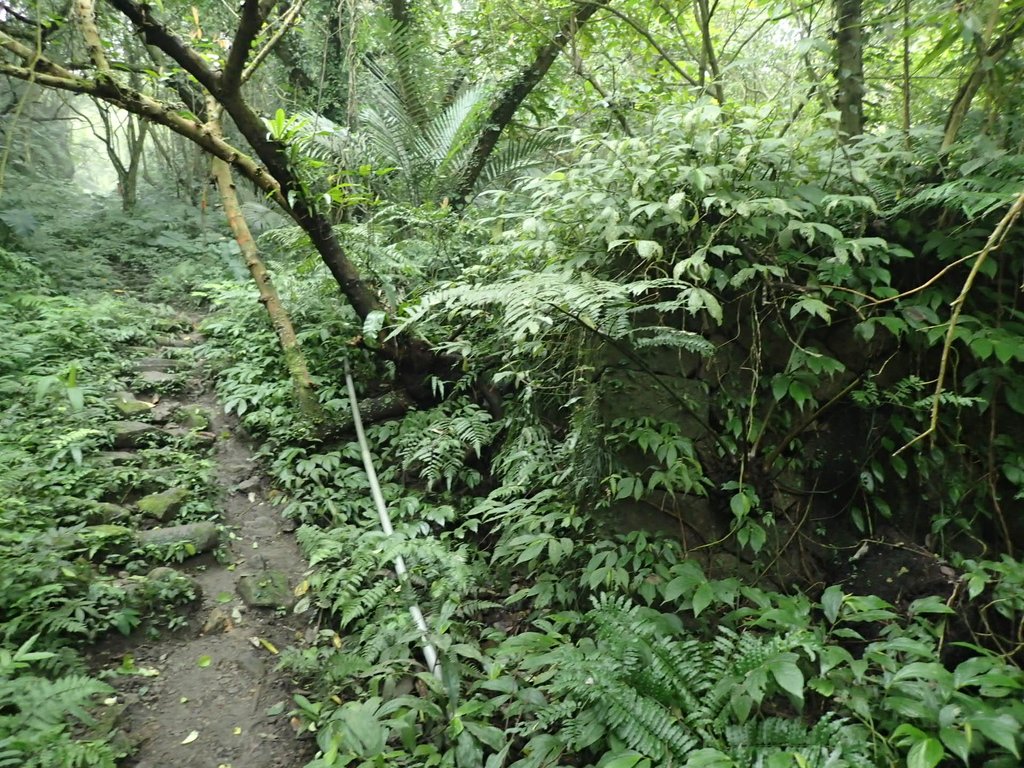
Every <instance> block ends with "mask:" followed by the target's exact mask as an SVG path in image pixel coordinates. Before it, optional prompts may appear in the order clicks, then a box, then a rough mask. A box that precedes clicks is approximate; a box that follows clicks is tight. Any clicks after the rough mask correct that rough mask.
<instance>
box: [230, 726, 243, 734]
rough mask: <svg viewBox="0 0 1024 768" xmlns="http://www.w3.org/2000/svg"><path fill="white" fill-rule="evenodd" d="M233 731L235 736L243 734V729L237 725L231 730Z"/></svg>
mask: <svg viewBox="0 0 1024 768" xmlns="http://www.w3.org/2000/svg"><path fill="white" fill-rule="evenodd" d="M231 732H232V733H233V734H235V736H241V735H242V729H241V728H238V727H236V728H235V729H234V730H233V731H231Z"/></svg>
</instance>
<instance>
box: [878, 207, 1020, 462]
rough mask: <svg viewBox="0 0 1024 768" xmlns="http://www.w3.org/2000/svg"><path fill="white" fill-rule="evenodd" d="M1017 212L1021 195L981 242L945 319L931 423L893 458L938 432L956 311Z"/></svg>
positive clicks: (1011, 225) (1001, 242)
mask: <svg viewBox="0 0 1024 768" xmlns="http://www.w3.org/2000/svg"><path fill="white" fill-rule="evenodd" d="M1021 211H1024V192H1021V193H1020V194H1019V195H1017V199H1016V200H1015V201H1014V203H1013V205H1012V206H1010V210H1009V211H1007V212H1006V215H1005V216H1003V218H1002V219H1001V220H1000V221H999V223H998V224H996V228H995V229H993V230H992V234H990V235H989V236H988V240H986V241H985V247H984V248H982V249H981V251H980V252H979V253H978V259H977V261H975V262H974V266H973V267H971V271H970V273H969V274H968V275H967V279H966V280H964V286H963V288H962V289H961V290H960V295H959V296H957V297H956V299H954V300H953V305H952V306H953V314H952V315H951V316H950V318H949V328H948V329H947V330H946V340H945V342H944V343H943V345H942V359H941V360H940V361H939V375H938V378H937V379H936V382H935V394H934V395H932V415H931V420H930V421H929V423H928V429H926V430H925V431H924V432H922V433H921V434H919V435H918V436H917V437H915V438H914V439H913V440H911V441H910V442H909V443H907V444H906V445H904V446H903V447H902V448H900V449H899V450H898V451H896V452H895V453H894V454H893V456H899V455H900V454H901V453H903V452H904V451H905V450H907V449H908V448H909V447H910V446H912V445H914V444H915V443H918V442H920V441H921V440H924V439H925V438H926V437H932V436H934V435H935V433H936V432H937V431H938V428H939V405H940V403H941V401H942V389H943V386H944V384H945V382H946V369H947V368H948V367H949V352H950V349H952V347H953V337H954V335H955V333H956V325H957V321H958V320H959V319H960V312H961V311H962V310H963V308H964V302H966V301H967V294H968V293H970V292H971V288H972V287H973V286H974V281H975V279H976V278H977V277H978V272H980V271H981V267H982V265H984V263H985V261H986V259H988V256H989V254H990V253H992V252H993V251H994V250H996V249H997V248H999V247H1000V246H1001V245H1002V244H1003V241H1004V240H1006V236H1007V235H1008V234H1009V232H1010V230H1011V229H1012V228H1013V225H1014V224H1015V223H1016V222H1017V219H1018V218H1019V217H1020V214H1021ZM972 255H973V254H972ZM932 441H933V442H934V437H932Z"/></svg>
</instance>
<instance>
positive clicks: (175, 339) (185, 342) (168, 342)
mask: <svg viewBox="0 0 1024 768" xmlns="http://www.w3.org/2000/svg"><path fill="white" fill-rule="evenodd" d="M156 343H157V344H159V345H160V346H161V347H170V348H171V349H188V348H189V347H194V346H195V345H196V344H198V343H199V339H198V338H197V337H195V336H192V335H187V336H157V337H156Z"/></svg>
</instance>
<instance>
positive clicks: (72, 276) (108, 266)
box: [0, 209, 213, 768]
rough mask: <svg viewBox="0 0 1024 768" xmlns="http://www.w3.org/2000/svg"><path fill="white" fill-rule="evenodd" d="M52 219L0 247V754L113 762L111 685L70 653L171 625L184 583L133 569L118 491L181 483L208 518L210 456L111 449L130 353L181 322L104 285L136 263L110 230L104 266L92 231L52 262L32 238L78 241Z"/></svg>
mask: <svg viewBox="0 0 1024 768" xmlns="http://www.w3.org/2000/svg"><path fill="white" fill-rule="evenodd" d="M9 211H10V209H8V212H9ZM115 218H116V217H115ZM66 223H67V222H66ZM73 223H74V225H75V226H78V227H80V228H81V227H84V220H79V219H77V218H73ZM67 224H68V227H69V229H65V230H55V231H51V232H50V233H49V235H48V238H49V239H47V238H43V240H44V241H45V242H42V241H37V242H35V243H34V247H33V248H30V249H25V250H18V249H14V248H0V319H2V321H3V324H4V328H5V333H4V335H3V338H2V339H0V466H3V468H4V470H3V472H2V473H0V618H2V626H0V765H3V766H19V767H20V766H30V767H35V768H54V767H56V766H62V767H67V768H73V767H75V766H102V767H108V768H113V766H114V765H115V763H116V762H117V761H118V760H119V759H120V758H121V757H123V756H124V752H125V750H124V747H123V745H120V744H119V743H118V742H117V741H114V740H111V738H110V731H111V726H110V724H109V722H106V721H105V720H104V719H103V718H102V712H100V711H97V706H98V705H99V701H100V699H103V698H106V697H109V696H110V695H111V693H112V689H111V688H110V687H109V686H107V685H106V684H104V683H101V682H99V681H97V680H94V679H92V678H91V677H89V676H87V675H86V674H85V667H84V662H83V660H82V656H81V653H82V652H83V651H86V650H87V649H88V647H89V646H90V645H91V644H92V643H93V642H94V641H96V640H98V639H100V638H102V637H103V636H104V635H105V634H107V633H109V632H120V633H123V634H128V633H130V632H132V631H134V630H136V629H138V628H139V627H140V626H142V625H143V622H147V623H148V626H149V627H150V628H151V629H155V628H156V627H158V626H159V625H161V624H163V623H168V624H172V625H173V624H174V623H176V622H179V621H180V617H179V616H178V615H177V612H176V611H175V608H176V606H178V605H180V604H181V603H184V602H188V601H189V600H192V599H194V597H195V595H194V594H193V592H192V588H191V585H190V584H189V583H188V582H187V581H185V582H184V583H181V584H177V585H165V586H164V587H162V588H159V589H156V588H153V585H152V584H150V582H149V581H148V580H147V579H146V577H145V574H146V572H147V571H148V570H150V569H151V568H152V566H153V565H154V564H155V563H156V562H158V560H154V558H153V553H151V552H147V551H145V550H144V549H143V548H142V547H140V545H139V544H138V543H137V542H136V540H135V538H134V528H135V527H137V525H138V523H139V522H141V521H139V520H134V518H135V517H136V516H137V515H138V514H139V513H138V512H137V511H135V510H134V502H135V501H136V500H137V499H138V498H139V497H141V496H143V495H144V494H147V493H153V492H156V491H162V490H164V489H166V488H169V487H173V486H177V485H184V486H186V487H189V488H191V489H192V492H191V497H190V499H189V501H188V502H187V503H186V505H185V507H184V508H183V510H182V512H181V513H180V514H182V515H185V516H186V518H189V517H191V518H192V519H196V518H199V519H201V518H203V517H208V516H210V515H211V513H212V511H213V508H212V505H211V501H212V495H211V492H210V489H209V482H210V465H209V463H208V462H207V461H206V460H205V459H204V458H203V457H202V456H201V455H199V454H197V453H196V452H195V450H194V448H193V447H191V445H190V443H189V439H188V436H183V437H179V438H170V437H162V438H160V439H159V441H158V442H152V443H150V444H149V445H148V447H146V446H144V447H142V448H141V449H140V450H137V451H135V452H133V453H131V454H124V453H123V452H122V453H119V452H118V451H112V450H111V449H112V447H113V446H112V443H113V439H114V434H115V423H116V422H118V421H121V420H124V419H126V418H133V419H136V420H137V419H140V418H141V419H146V418H147V416H146V415H144V414H143V415H140V416H131V417H128V416H124V415H122V414H121V413H120V412H119V410H118V401H119V400H120V399H121V393H123V392H124V391H126V390H127V389H129V387H130V385H131V384H132V383H133V381H134V379H135V371H134V368H133V367H132V365H131V363H130V361H131V360H132V359H133V358H138V357H141V356H143V355H145V354H147V353H149V352H148V351H149V350H152V349H153V348H154V347H155V345H156V343H157V341H158V339H159V338H161V337H163V336H168V335H172V334H174V333H175V332H177V331H179V330H181V329H182V328H183V327H185V325H187V321H183V319H182V318H181V316H180V315H178V314H177V313H176V312H175V311H174V310H172V309H171V308H170V307H168V306H166V305H162V304H146V303H142V302H140V301H139V300H137V299H135V298H132V297H130V296H129V295H128V294H127V293H126V292H125V291H124V290H123V289H119V290H111V289H112V288H113V287H114V286H116V285H120V284H121V283H120V282H114V283H110V282H109V281H111V280H113V279H114V277H113V276H114V274H115V270H116V269H123V268H125V267H124V265H125V263H126V262H127V260H128V258H129V254H134V255H133V256H132V258H135V259H136V260H137V263H136V267H138V266H139V265H142V264H144V263H145V262H144V257H143V254H142V253H139V252H137V251H133V250H126V246H125V244H124V242H123V241H120V240H118V239H117V237H116V235H115V237H114V239H112V240H111V241H110V248H111V250H112V251H113V249H114V248H115V245H116V249H117V253H118V254H119V258H120V262H121V263H120V264H119V265H115V264H114V263H113V261H112V260H111V259H108V258H107V257H106V254H104V253H103V247H102V245H101V244H100V243H99V242H97V241H95V240H92V241H90V250H91V254H92V255H91V257H90V258H81V259H69V260H66V261H67V266H68V267H69V269H58V268H57V266H58V262H57V261H55V260H54V258H53V256H54V254H53V253H52V252H51V253H44V251H43V250H42V249H43V247H44V246H45V247H57V246H56V242H57V239H60V247H61V249H64V248H78V249H80V248H81V244H78V245H76V244H75V242H74V241H73V238H71V235H70V234H69V232H70V231H71V229H70V228H72V224H71V223H67ZM150 224H151V225H152V222H150ZM121 234H123V233H121ZM145 237H147V236H145V235H143V238H145ZM190 247H192V246H190ZM139 248H141V246H139ZM62 252H63V250H62ZM79 255H80V256H82V255H83V254H81V253H79ZM154 255H155V254H154V252H152V251H150V252H149V256H151V257H152V256H154ZM75 265H77V266H75ZM78 268H81V269H82V270H83V271H82V272H76V271H75V270H76V269H78ZM55 273H59V276H58V277H56V278H55V277H54V275H55ZM67 280H73V281H75V282H76V283H77V285H76V290H75V291H74V292H73V293H68V292H67V291H66V290H65V289H66V285H67V283H66V282H65V281H67ZM99 287H105V288H106V289H107V290H105V291H102V292H100V291H99V290H98V288H99ZM183 323H184V324H185V325H183Z"/></svg>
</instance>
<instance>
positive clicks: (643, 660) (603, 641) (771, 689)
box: [509, 598, 874, 768]
mask: <svg viewBox="0 0 1024 768" xmlns="http://www.w3.org/2000/svg"><path fill="white" fill-rule="evenodd" d="M579 626H580V627H581V628H584V629H585V628H589V629H590V631H591V632H593V634H592V635H588V636H583V637H580V638H578V639H576V640H570V639H569V638H566V640H565V642H563V643H562V644H559V645H557V646H555V647H553V648H551V649H549V650H548V651H547V652H546V653H545V654H544V655H543V656H542V657H540V659H539V661H540V663H538V660H532V661H529V667H530V669H531V674H532V675H533V676H535V677H536V678H539V679H541V680H544V682H543V683H542V684H541V688H542V690H544V692H545V695H546V696H547V698H548V700H549V701H551V702H552V704H551V705H549V706H548V707H545V708H543V709H541V710H539V711H538V712H537V714H536V720H535V722H534V723H533V725H532V726H529V727H528V728H527V729H526V731H527V733H529V734H536V733H538V732H541V733H553V732H557V733H558V734H559V737H560V739H561V740H562V744H563V749H564V750H565V751H567V752H570V753H585V752H588V751H590V750H593V749H598V750H600V746H599V744H600V742H598V743H595V737H596V736H597V735H598V734H602V735H601V736H600V738H601V739H613V740H618V742H619V743H621V744H622V745H623V746H624V747H625V748H627V749H630V750H634V751H635V752H638V753H640V754H642V755H645V756H647V757H649V758H650V759H652V760H653V761H655V763H656V764H660V765H680V766H685V765H691V764H692V765H705V764H707V763H704V762H702V761H703V760H704V759H706V758H707V757H708V756H709V755H712V754H714V755H718V756H719V757H720V760H721V764H723V765H736V766H748V765H759V766H760V765H773V764H775V763H774V762H772V761H773V756H775V755H787V756H789V757H790V759H793V760H797V761H798V762H799V764H801V765H808V766H815V767H816V768H825V767H826V766H829V767H830V768H839V767H840V766H842V767H844V768H845V767H847V766H848V767H849V768H869V767H870V766H873V765H874V762H873V761H872V759H871V756H870V755H869V754H868V752H867V749H866V744H865V739H864V734H863V733H862V732H861V731H860V729H859V728H858V727H856V726H853V725H851V724H849V723H847V722H845V721H842V720H839V719H836V718H834V717H831V716H825V717H823V718H821V719H820V720H818V721H816V722H811V723H808V722H807V721H806V720H805V719H804V718H803V717H801V716H800V715H799V714H798V713H797V712H795V711H794V712H792V713H791V714H790V715H789V716H782V715H781V714H775V715H769V714H768V712H770V711H775V712H780V711H784V710H786V709H788V708H789V706H790V705H788V704H787V703H786V702H785V700H783V701H782V702H779V700H778V698H779V694H787V693H788V694H789V695H790V696H789V698H790V704H791V703H792V702H793V700H794V699H793V693H794V691H793V690H790V687H791V686H790V685H789V684H788V683H787V682H785V681H784V679H783V677H782V676H781V674H779V675H776V677H775V678H774V679H773V678H772V675H771V674H770V673H777V672H779V671H780V670H782V669H790V668H792V669H795V668H796V667H795V664H796V662H797V661H798V658H799V657H798V655H797V653H796V651H798V650H801V649H803V648H804V647H805V644H806V642H807V638H806V637H797V636H786V635H762V634H758V633H754V632H743V633H737V632H734V631H730V630H727V629H725V628H722V629H720V630H719V631H718V634H717V635H716V636H715V637H713V638H712V639H711V640H701V639H698V638H696V637H693V636H689V635H688V634H687V633H686V632H685V631H681V630H680V628H679V627H678V624H677V622H676V621H675V620H674V618H673V617H666V616H662V615H661V614H658V613H656V612H654V611H651V610H649V609H642V608H639V607H637V606H633V605H631V604H630V603H629V602H627V601H625V600H623V599H610V598H603V599H600V600H598V601H597V604H596V607H595V608H593V609H592V610H591V611H590V612H588V613H587V614H585V615H584V616H582V617H581V620H580V622H579ZM526 644H527V643H524V642H522V641H521V640H516V641H512V642H510V643H509V647H510V648H513V649H520V648H522V647H523V646H524V645H526ZM524 660H529V656H527V657H525V658H524ZM784 665H791V666H784ZM802 687H803V683H802V678H801V681H800V684H799V690H800V691H802ZM801 695H802V694H801ZM757 711H761V712H762V713H761V714H759V715H758V714H755V712H757ZM688 761H692V762H688ZM716 764H717V763H716Z"/></svg>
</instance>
